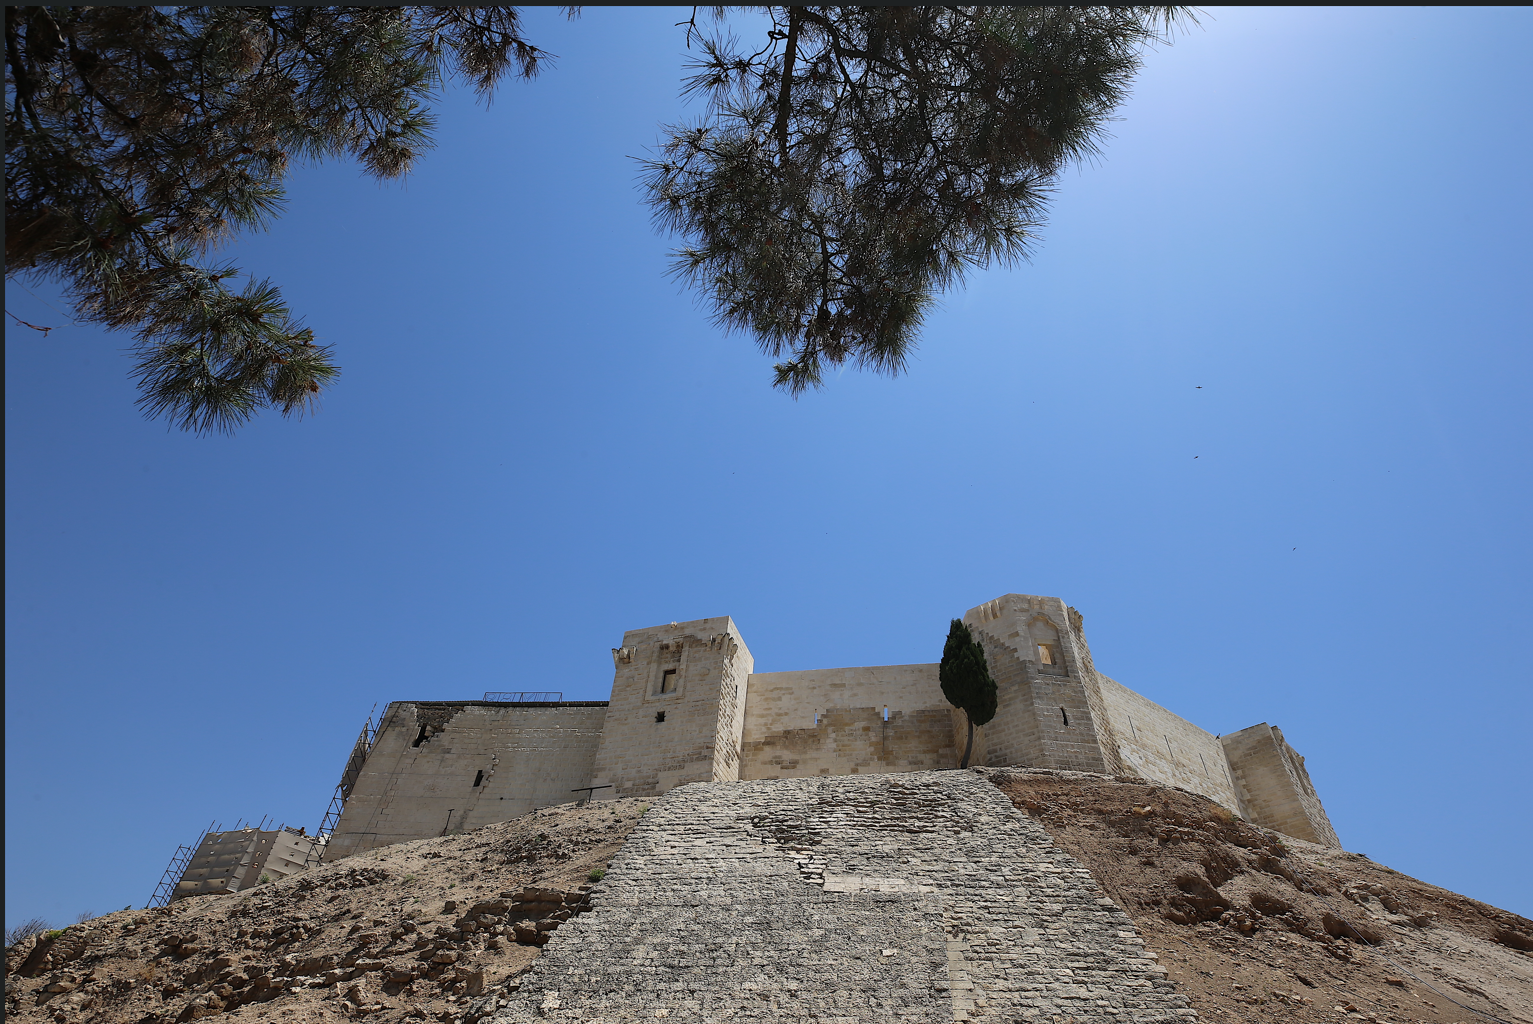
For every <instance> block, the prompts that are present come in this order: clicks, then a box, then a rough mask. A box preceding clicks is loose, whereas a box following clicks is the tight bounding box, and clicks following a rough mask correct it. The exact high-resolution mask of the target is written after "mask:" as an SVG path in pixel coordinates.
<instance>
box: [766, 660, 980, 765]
mask: <svg viewBox="0 0 1533 1024" xmlns="http://www.w3.org/2000/svg"><path fill="white" fill-rule="evenodd" d="M746 694H747V696H746V704H745V727H744V731H743V733H742V736H741V741H740V778H742V779H779V778H804V777H807V776H816V775H857V774H863V773H868V772H911V771H924V770H928V769H934V768H955V767H957V765H958V756H959V754H961V753H962V749H961V748H960V749H958V750H955V749H954V747H953V735H954V729H953V717H954V715H953V708H952V706H951V705H949V704H948V702H947V699H946V698H945V697H943V696H942V687H941V684H940V683H939V682H938V681H937V666H936V665H934V664H932V665H881V666H876V667H871V668H833V669H816V670H812V671H807V672H757V673H755V674H753V675H752V676H751V677H750V683H749V686H748V688H747V691H746ZM886 711H887V714H886ZM960 717H961V716H960Z"/></svg>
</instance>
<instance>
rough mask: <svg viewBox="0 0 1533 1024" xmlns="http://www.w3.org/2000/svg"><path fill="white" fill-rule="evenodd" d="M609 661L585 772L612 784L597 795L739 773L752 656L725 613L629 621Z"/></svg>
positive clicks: (636, 792) (662, 789) (637, 792)
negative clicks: (607, 695)
mask: <svg viewBox="0 0 1533 1024" xmlns="http://www.w3.org/2000/svg"><path fill="white" fill-rule="evenodd" d="M612 662H613V679H612V700H611V702H610V705H609V708H608V712H607V718H606V726H605V729H604V731H603V734H602V738H601V744H600V747H599V748H598V750H597V753H596V762H595V768H594V770H593V775H592V782H593V784H597V785H608V784H610V785H611V786H612V787H613V788H611V789H606V790H602V791H600V792H598V793H597V794H596V795H597V798H598V799H605V798H610V797H619V796H658V795H660V794H662V793H667V792H669V791H670V790H671V789H673V788H674V787H676V786H680V785H684V784H686V783H688V782H716V781H730V780H733V779H736V778H738V777H739V760H738V759H739V749H740V730H741V729H742V728H743V724H744V719H745V712H744V708H745V702H746V701H745V687H746V680H747V679H748V678H749V677H750V671H751V668H752V667H753V666H754V664H755V662H754V660H753V659H752V658H751V653H750V650H749V649H748V648H747V647H746V646H745V641H744V639H742V638H741V636H740V631H739V630H738V629H736V628H735V624H734V623H733V622H732V621H730V619H729V617H728V616H727V615H726V616H720V617H717V618H711V619H696V620H693V621H691V622H680V623H671V624H670V625H667V626H652V627H650V628H648V629H632V630H629V631H628V632H626V633H624V634H623V646H622V647H618V648H613V651H612Z"/></svg>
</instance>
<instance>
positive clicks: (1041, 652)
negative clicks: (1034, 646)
mask: <svg viewBox="0 0 1533 1024" xmlns="http://www.w3.org/2000/svg"><path fill="white" fill-rule="evenodd" d="M1038 664H1040V665H1053V664H1056V662H1055V661H1054V647H1053V645H1052V644H1039V645H1038Z"/></svg>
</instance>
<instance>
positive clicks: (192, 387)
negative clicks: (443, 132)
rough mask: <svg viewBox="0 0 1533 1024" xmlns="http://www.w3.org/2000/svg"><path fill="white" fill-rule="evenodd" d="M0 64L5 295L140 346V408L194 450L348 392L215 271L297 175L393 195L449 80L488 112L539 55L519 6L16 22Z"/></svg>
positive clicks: (307, 341)
mask: <svg viewBox="0 0 1533 1024" xmlns="http://www.w3.org/2000/svg"><path fill="white" fill-rule="evenodd" d="M571 13H573V9H571ZM5 47H6V50H5V69H6V79H5V89H6V97H5V98H6V111H5V179H6V190H5V236H6V237H5V271H6V275H7V277H9V276H10V275H12V274H17V273H21V274H32V275H38V276H41V277H45V278H51V279H54V280H57V281H59V282H60V283H61V284H62V285H63V287H64V290H65V292H66V294H68V295H69V296H70V298H71V300H72V301H73V302H74V303H75V306H76V311H77V315H78V317H79V318H80V319H81V320H83V321H90V322H96V323H100V324H103V325H105V326H107V327H110V328H117V329H126V330H131V331H132V332H133V334H134V337H135V342H136V349H137V353H138V363H137V368H136V373H137V379H138V382H139V384H140V389H141V398H140V404H141V406H142V407H143V408H144V409H145V410H146V412H148V413H149V414H150V415H151V416H160V415H164V416H166V417H169V418H170V419H171V421H172V422H173V423H175V424H178V425H179V426H181V427H183V428H185V429H188V430H193V431H197V432H207V431H227V430H230V429H232V428H233V427H235V426H238V425H239V424H241V423H243V422H245V421H246V420H248V419H249V418H250V417H251V416H252V415H254V414H255V413H256V412H258V411H259V410H261V409H263V408H275V409H278V410H280V411H281V412H282V413H283V414H286V415H294V414H302V413H304V412H305V411H307V410H309V409H311V408H312V407H313V405H314V403H315V402H316V400H317V399H318V397H319V395H320V394H321V393H322V390H323V388H324V387H325V385H326V384H328V383H329V382H331V381H332V380H333V379H334V378H335V376H336V374H337V373H338V369H337V367H336V365H335V363H334V362H333V358H332V352H331V350H330V348H329V347H326V346H322V345H316V344H315V343H314V338H313V334H312V332H311V331H309V330H307V329H305V328H304V327H303V326H302V324H301V323H300V322H299V321H298V319H297V318H295V316H294V315H293V313H292V312H291V311H290V310H289V309H288V307H287V305H286V304H285V303H284V302H283V300H282V297H281V294H280V292H279V291H278V289H277V288H276V287H275V286H274V285H272V284H271V283H269V282H266V281H251V282H249V283H248V284H247V285H246V286H245V287H243V288H242V289H240V290H238V291H236V290H234V289H233V288H231V287H230V286H229V284H227V283H226V282H227V281H228V279H229V278H231V277H236V276H239V273H238V271H237V270H236V268H234V267H232V266H229V265H228V264H217V265H211V264H209V263H208V262H207V259H208V256H209V254H210V252H211V251H212V250H213V249H214V248H216V247H217V246H218V245H219V244H220V243H222V242H224V241H226V240H227V239H228V238H229V237H230V236H231V235H233V234H234V233H235V232H237V231H239V230H242V229H250V228H259V227H262V226H263V225H265V224H266V223H268V222H269V221H270V219H271V218H272V217H273V216H274V215H275V214H276V213H277V212H278V211H279V210H280V208H281V206H282V202H283V195H284V193H283V178H284V176H285V175H286V173H287V170H288V168H289V166H290V164H291V162H292V161H293V160H294V159H311V160H313V159H320V158H323V157H327V156H349V157H353V158H355V159H356V160H358V161H359V162H360V163H361V165H362V166H363V168H365V169H366V170H367V171H368V172H369V173H370V174H372V175H374V176H376V177H378V178H395V177H399V176H400V175H403V174H404V173H405V172H407V171H408V170H409V169H410V166H411V164H412V163H413V162H414V160H415V159H416V157H417V156H418V155H419V154H420V152H421V151H422V150H423V149H425V148H427V147H428V146H429V145H430V138H431V129H432V118H431V115H430V112H429V111H428V109H427V107H426V106H425V103H426V101H427V100H428V99H429V98H430V96H431V95H432V93H433V92H434V91H435V90H436V89H438V88H439V87H441V86H442V85H443V84H444V82H445V81H446V80H448V79H450V78H461V79H465V80H467V81H468V82H470V83H472V85H473V86H474V88H475V89H477V90H478V92H479V93H480V94H481V95H482V96H485V97H486V98H487V97H488V96H489V94H490V92H491V90H492V89H493V88H494V87H495V85H496V84H497V83H498V82H499V81H500V80H501V79H502V78H504V77H505V76H507V75H513V76H520V77H531V76H532V75H534V74H536V73H537V71H538V68H539V66H540V65H541V64H542V63H543V62H544V61H545V60H546V58H547V56H548V55H547V54H545V53H544V52H543V51H542V50H539V49H538V48H537V47H535V46H533V45H531V44H530V43H528V42H527V41H526V40H525V39H524V38H523V37H522V33H521V25H520V17H519V15H518V12H517V9H516V8H514V7H405V8H400V7H105V6H98V7H53V6H38V7H28V6H8V7H6V9H5Z"/></svg>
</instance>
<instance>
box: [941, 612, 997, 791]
mask: <svg viewBox="0 0 1533 1024" xmlns="http://www.w3.org/2000/svg"><path fill="white" fill-rule="evenodd" d="M937 678H938V679H939V680H940V681H941V683H942V695H943V696H944V697H946V698H947V700H948V703H949V704H951V705H953V707H955V708H962V709H963V713H964V714H965V715H966V716H967V717H968V719H969V742H968V743H967V744H966V745H965V746H964V748H963V761H962V763H961V764H960V765H959V767H961V768H967V767H969V755H970V754H972V753H973V752H974V727H975V726H976V725H984V724H985V723H986V722H988V721H990V720H991V719H992V718H994V717H995V708H996V699H997V698H996V691H995V680H994V679H991V678H990V666H989V665H988V664H987V663H986V662H985V649H984V648H983V647H981V646H980V645H979V644H978V643H977V642H975V640H974V634H973V633H971V632H969V627H968V626H966V625H964V624H963V620H962V619H954V620H953V622H952V624H951V625H950V626H949V627H948V633H947V643H946V644H944V645H943V647H942V664H941V665H940V666H938V668H937Z"/></svg>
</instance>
